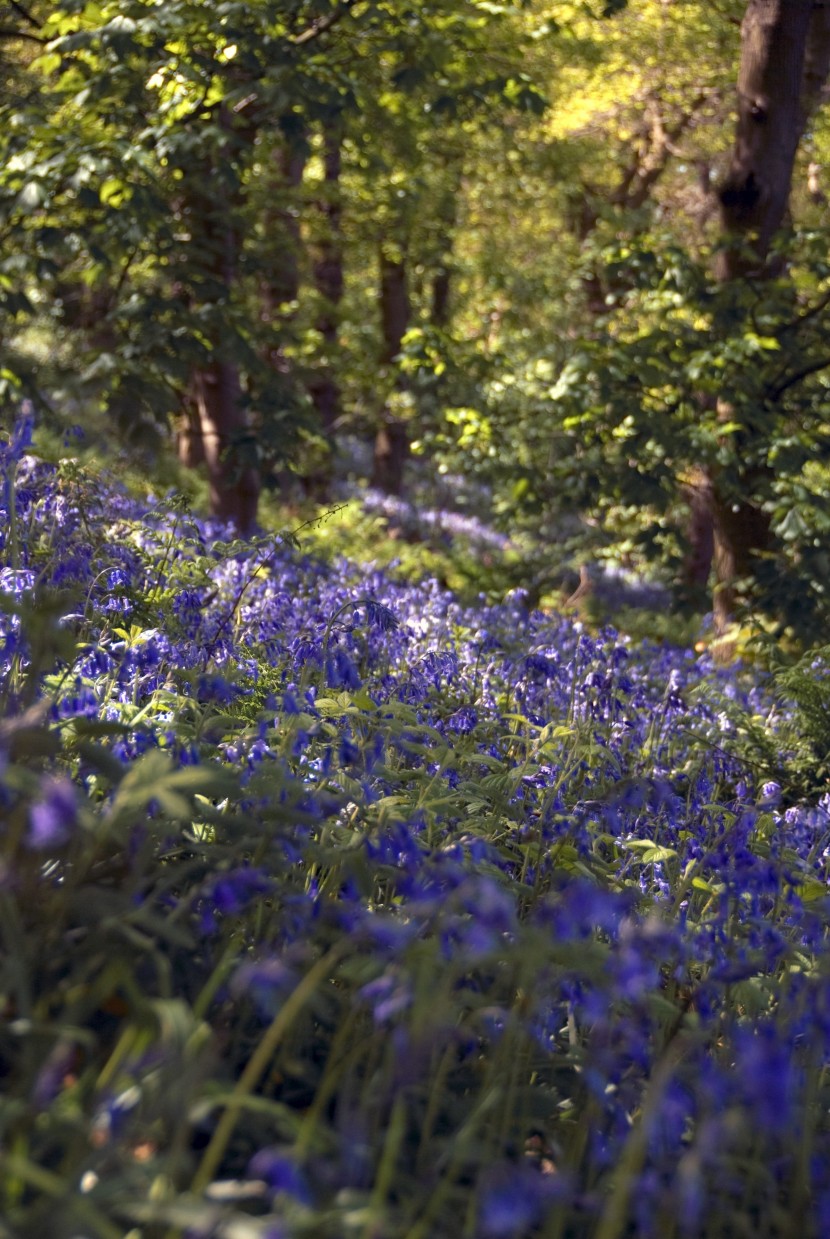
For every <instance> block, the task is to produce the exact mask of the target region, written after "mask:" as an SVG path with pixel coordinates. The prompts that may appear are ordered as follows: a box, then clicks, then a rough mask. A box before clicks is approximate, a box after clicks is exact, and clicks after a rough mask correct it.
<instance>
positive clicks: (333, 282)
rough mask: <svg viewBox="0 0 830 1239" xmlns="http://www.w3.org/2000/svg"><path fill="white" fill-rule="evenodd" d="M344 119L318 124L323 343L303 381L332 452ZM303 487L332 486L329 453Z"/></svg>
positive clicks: (320, 489) (322, 492)
mask: <svg viewBox="0 0 830 1239" xmlns="http://www.w3.org/2000/svg"><path fill="white" fill-rule="evenodd" d="M342 145H343V122H342V118H341V117H340V116H339V115H334V116H332V117H330V118H329V119H327V121H326V122H325V124H324V128H323V166H324V180H323V193H322V195H321V198H320V201H319V202H318V204H317V207H318V211H319V217H320V220H321V224H322V227H321V230H320V235H319V237H318V238H317V241H316V244H315V247H314V248H315V251H316V252H315V256H314V263H313V272H314V284H315V287H316V289H317V295H318V297H319V300H320V309H319V311H318V315H317V320H316V323H315V326H316V328H317V331H318V332H319V333H320V336H321V338H322V342H323V349H322V356H321V357H320V360H319V362H318V368H317V370H316V371H315V372H314V373H313V374H312V375H311V377H310V379H309V381H308V393H309V395H310V397H311V401H312V403H313V405H314V408H315V409H316V411H317V416H318V418H319V422H320V428H321V430H322V432H323V436H324V438H325V439H326V440H327V441H328V442H329V444H330V447H331V449H332V450H333V440H334V432H335V429H336V426H337V423H338V421H339V420H340V416H341V412H342V405H341V397H340V385H339V383H338V382H337V378H336V377H335V376H336V369H335V364H336V354H337V337H338V331H339V326H340V302H341V301H342V299H343V287H344V278H343V231H342V222H341V217H342V213H343V202H342V191H341V187H340V172H341V166H342ZM304 483H305V486H306V489H307V491H309V493H311V494H313V495H314V496H315V498H317V499H321V500H322V499H324V498H325V497H326V495H327V493H328V490H329V487H330V484H331V457H330V456H329V459H328V460H327V461H325V462H324V463H323V465H322V466H321V467H320V468H319V469H317V470H315V472H314V473H313V474H312V475H311V476H309V477H308V478H306V479H304Z"/></svg>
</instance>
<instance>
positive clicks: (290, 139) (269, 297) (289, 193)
mask: <svg viewBox="0 0 830 1239" xmlns="http://www.w3.org/2000/svg"><path fill="white" fill-rule="evenodd" d="M307 162H308V147H307V145H306V141H305V133H304V132H303V130H302V129H300V130H299V131H298V132H296V133H291V134H289V135H287V136H285V137H284V138H283V140H282V141H281V142H280V144H279V145H278V147H277V149H276V150H275V152H274V154H273V156H272V170H273V171H272V180H273V204H272V205H271V207H270V208H269V209H268V210H267V211H266V213H265V220H264V223H265V231H266V235H267V236H268V238H269V240H270V242H271V249H272V252H273V255H274V257H273V260H272V262H271V263H270V264H269V270H268V272H267V274H266V275H265V276H264V278H263V279H262V281H261V282H260V298H261V305H262V310H261V314H262V321H263V322H265V323H268V324H269V325H273V329H274V338H273V340H272V342H271V343H270V344H269V346H268V350H267V360H268V361H269V363H270V364H271V366H272V367H273V368H274V369H275V370H276V371H278V372H279V373H280V374H284V373H286V372H287V370H288V368H289V367H288V362H287V360H286V357H285V353H284V351H283V340H282V335H283V328H284V327H285V326H286V324H287V323H289V322H290V321H291V319H292V318H293V316H294V313H295V307H296V302H297V298H298V297H299V295H300V255H301V253H302V239H301V236H300V214H299V211H298V209H297V207H296V205H295V204H294V202H293V201H292V199H293V198H295V197H296V193H297V190H298V189H299V187H300V185H301V184H302V181H303V174H304V172H305V167H306V163H307Z"/></svg>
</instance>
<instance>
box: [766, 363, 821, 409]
mask: <svg viewBox="0 0 830 1239" xmlns="http://www.w3.org/2000/svg"><path fill="white" fill-rule="evenodd" d="M829 366H830V357H823V358H822V359H821V360H820V361H812V362H810V364H809V365H808V366H802V367H801V369H800V370H796V371H795V373H794V374H791V375H790V377H789V378H788V379H785V380H784V382H783V383H777V384H776V385H775V386H774V387H769V388H768V389H767V395H768V396H769V397H770V399H772V400H778V399H779V398H780V397H781V396H783V394H784V392H785V391H787V390H788V388H790V387H795V386H796V384H797V383H800V382H801V381H802V380H803V379H808V378H809V377H810V375H811V374H818V372H819V371H820V370H826V369H827V368H828V367H829Z"/></svg>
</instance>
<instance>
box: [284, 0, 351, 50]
mask: <svg viewBox="0 0 830 1239" xmlns="http://www.w3.org/2000/svg"><path fill="white" fill-rule="evenodd" d="M355 2H356V0H343V3H342V4H341V6H340V8H339V9H334V10H333V12H331V13H329V14H328V16H327V17H318V18H317V19H316V21H313V22H312V23H311V25H310V26H308V27H307V28H306V29H305V30H303V31H302V33H301V34H298V35H295V37H294V38H293V39H292V40H291V42H292V43H293V44H294V45H295V46H296V47H301V46H302V44H303V43H310V42H311V40H312V39H316V38H318V37H319V36H320V35H321V34H324V33H325V31H326V30H331V28H332V26H336V25H337V23H338V22H339V21H341V20H342V19H343V18H344V17H345V16H346V14H347V13H348V12H349V10H350V9H351V7H352V5H353V4H355Z"/></svg>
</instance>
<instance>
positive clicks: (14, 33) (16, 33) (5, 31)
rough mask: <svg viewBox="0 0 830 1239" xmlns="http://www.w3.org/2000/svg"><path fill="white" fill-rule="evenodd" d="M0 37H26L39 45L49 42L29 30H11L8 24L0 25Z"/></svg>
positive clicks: (28, 40) (30, 41)
mask: <svg viewBox="0 0 830 1239" xmlns="http://www.w3.org/2000/svg"><path fill="white" fill-rule="evenodd" d="M0 39H26V40H27V42H29V43H39V44H40V45H41V47H43V46H44V45H45V44H46V43H48V42H49V40H48V39H42V38H41V37H40V35H39V34H32V33H31V32H30V31H29V30H12V29H11V27H9V26H0Z"/></svg>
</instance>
